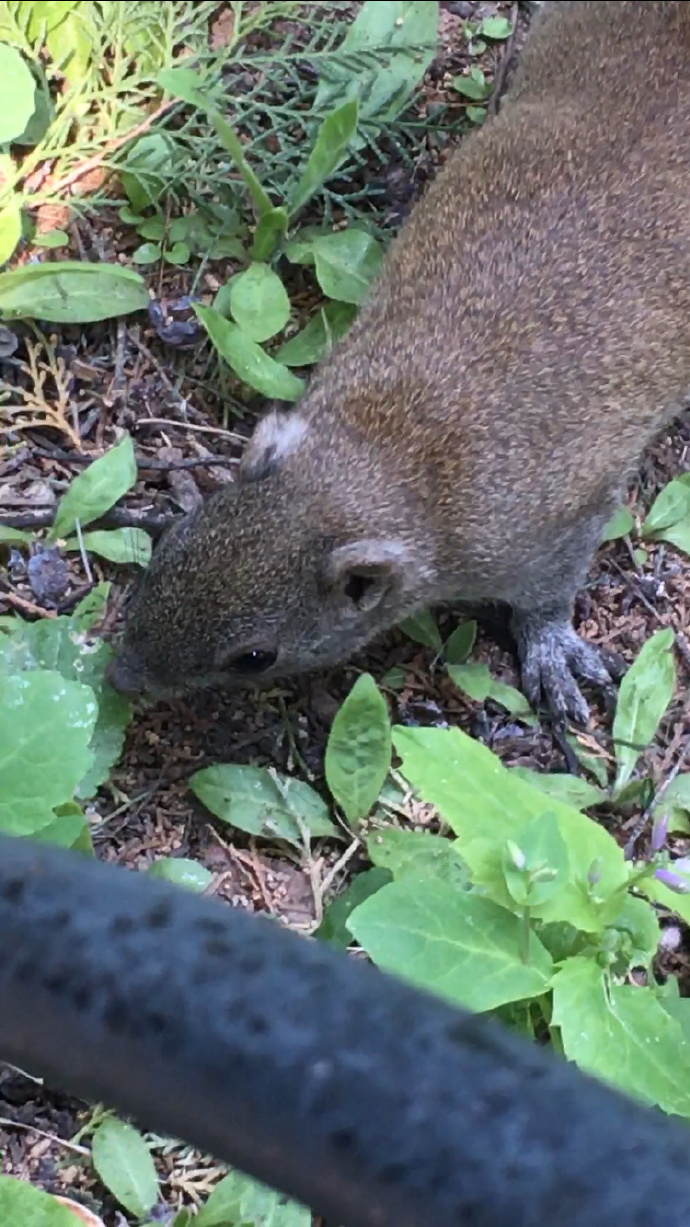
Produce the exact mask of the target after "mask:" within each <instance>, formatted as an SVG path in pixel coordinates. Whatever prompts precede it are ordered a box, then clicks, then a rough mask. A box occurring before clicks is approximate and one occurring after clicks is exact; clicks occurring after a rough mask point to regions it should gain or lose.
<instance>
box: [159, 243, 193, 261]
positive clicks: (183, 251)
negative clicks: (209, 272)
mask: <svg viewBox="0 0 690 1227" xmlns="http://www.w3.org/2000/svg"><path fill="white" fill-rule="evenodd" d="M191 254H192V253H191V251H190V250H189V245H188V244H187V243H173V245H172V247H170V248H169V250H168V251H166V252H165V255H164V257H163V258H164V259H165V260H166V261H167V262H168V264H174V265H181V264H187V262H188V260H189V257H190V256H191Z"/></svg>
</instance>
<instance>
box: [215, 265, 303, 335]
mask: <svg viewBox="0 0 690 1227" xmlns="http://www.w3.org/2000/svg"><path fill="white" fill-rule="evenodd" d="M230 310H231V311H232V314H233V317H234V319H235V321H236V322H237V323H238V324H239V326H240V328H241V329H242V331H243V332H246V334H247V336H248V337H251V339H252V341H268V339H269V337H274V336H275V334H276V333H277V332H281V331H282V329H283V328H284V327H285V325H286V324H287V322H288V320H289V318H290V299H289V298H288V296H287V291H286V289H285V286H284V285H283V283H282V281H281V280H280V277H279V276H278V275H277V273H274V272H273V269H271V268H269V267H268V265H267V264H259V263H254V264H250V265H249V268H247V269H245V271H244V272H243V273H240V275H239V277H235V278H233V282H232V285H231V287H230Z"/></svg>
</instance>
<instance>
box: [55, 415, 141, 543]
mask: <svg viewBox="0 0 690 1227" xmlns="http://www.w3.org/2000/svg"><path fill="white" fill-rule="evenodd" d="M136 479H137V465H136V460H135V459H134V444H133V443H132V440H131V438H130V436H129V435H125V436H124V438H123V439H122V441H121V442H120V443H118V444H117V445H116V446H115V447H111V449H110V451H108V452H106V453H105V455H103V456H99V458H98V460H94V461H93V463H92V464H90V465H89V466H88V468H86V469H84V470H83V472H81V473H80V474H79V475H78V476H77V477H75V478H74V480H73V481H72V482H71V483H70V486H69V489H68V490H67V491H66V493H65V494H63V496H62V498H61V499H60V502H59V503H58V509H57V512H56V515H55V521H54V523H53V526H52V528H51V530H50V532H49V533H48V540H49V541H56V540H57V539H58V538H59V537H66V536H67V534H68V533H70V532H71V531H72V529H73V528H74V526H75V524H76V523H77V521H79V523H80V524H82V525H86V524H91V523H92V521H93V520H97V519H98V518H99V516H102V515H104V514H105V512H106V511H110V508H111V507H113V506H114V504H115V503H116V502H117V501H118V499H121V498H122V496H123V494H126V493H127V491H128V490H131V488H132V486H133V485H134V483H135V481H136ZM99 535H102V534H99Z"/></svg>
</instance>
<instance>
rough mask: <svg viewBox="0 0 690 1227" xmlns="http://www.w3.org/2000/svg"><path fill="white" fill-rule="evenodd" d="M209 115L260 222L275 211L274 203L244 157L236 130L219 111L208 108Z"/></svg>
mask: <svg viewBox="0 0 690 1227" xmlns="http://www.w3.org/2000/svg"><path fill="white" fill-rule="evenodd" d="M207 114H208V117H209V119H210V120H211V124H212V125H213V128H214V130H215V133H216V136H217V137H218V140H219V141H220V143H221V145H222V146H223V148H224V149H225V150H226V151H227V152H228V153H229V154H230V157H231V158H232V160H233V162H234V163H235V166H236V167H237V169H238V171H239V173H240V176H241V177H242V180H243V181H244V184H245V187H246V188H247V191H248V192H249V195H250V196H251V198H252V201H253V203H254V208H255V209H256V212H257V214H258V217H259V220H261V218H262V217H263V216H264V215H265V214H266V213H271V212H272V211H273V202H272V200H271V198H270V196H269V195H268V193H267V192H266V191H265V190H264V188H263V186H262V185H261V182H260V181H259V179H258V177H257V175H255V173H254V171H253V170H252V168H251V166H250V165H249V163H248V161H247V159H246V158H245V156H244V149H243V148H242V142H241V141H240V138H239V137H238V135H237V133H236V132H235V130H234V128H232V127H231V125H230V124H229V123H228V122H227V120H225V119H223V116H222V115H219V114H218V112H217V111H214V110H211V109H208V108H207Z"/></svg>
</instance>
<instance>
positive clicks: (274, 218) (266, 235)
mask: <svg viewBox="0 0 690 1227" xmlns="http://www.w3.org/2000/svg"><path fill="white" fill-rule="evenodd" d="M287 225H288V215H287V210H286V209H283V208H278V209H269V210H268V211H267V212H266V213H264V214H263V215H262V217H261V218H260V219H259V221H258V222H257V225H256V229H255V231H254V240H253V242H252V246H251V253H250V254H251V257H252V260H270V259H271V256H272V255H273V254H274V252H275V250H276V248H277V247H278V244H279V243H280V241H281V239H283V238H284V236H285V234H286V232H287Z"/></svg>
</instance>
